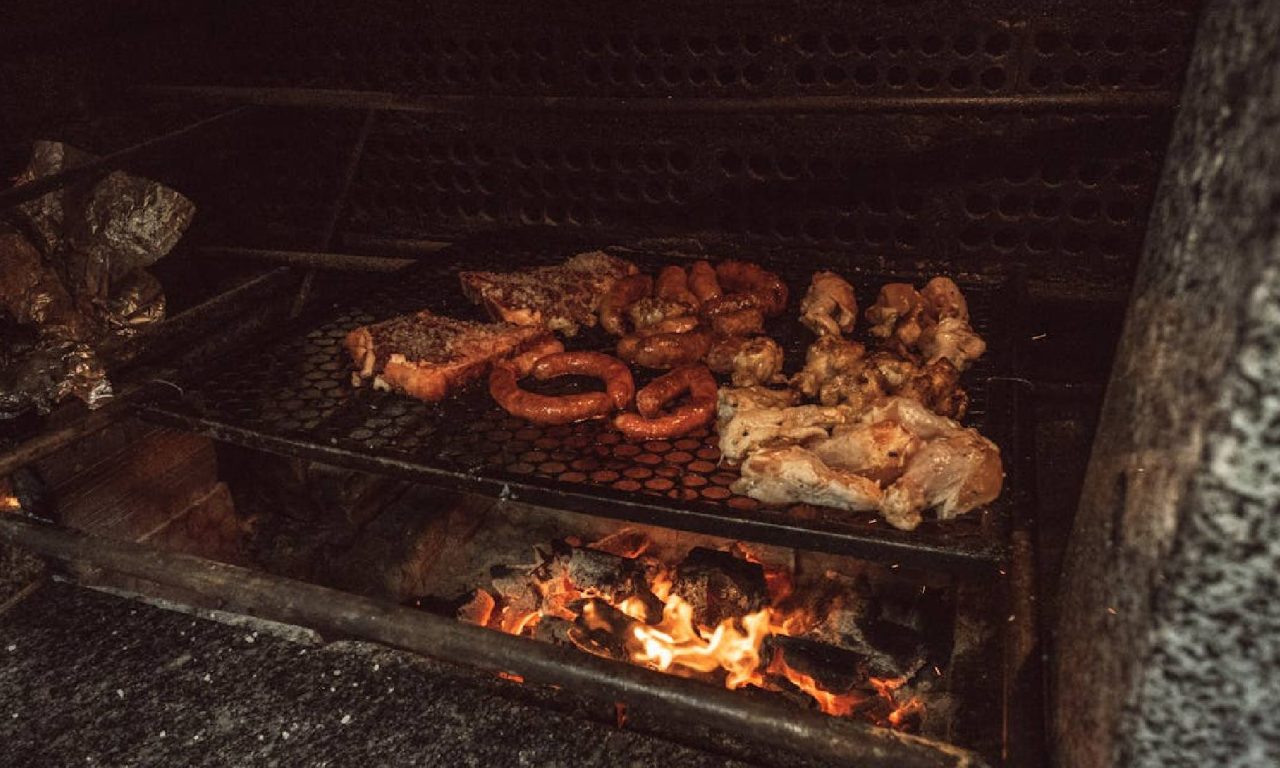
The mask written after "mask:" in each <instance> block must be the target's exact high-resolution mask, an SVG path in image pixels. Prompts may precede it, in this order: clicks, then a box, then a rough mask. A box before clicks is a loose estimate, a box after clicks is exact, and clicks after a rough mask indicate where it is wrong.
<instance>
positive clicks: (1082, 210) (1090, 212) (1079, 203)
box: [1071, 197, 1102, 221]
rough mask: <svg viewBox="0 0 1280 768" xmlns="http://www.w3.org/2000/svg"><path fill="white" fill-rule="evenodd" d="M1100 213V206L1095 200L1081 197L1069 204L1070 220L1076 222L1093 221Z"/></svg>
mask: <svg viewBox="0 0 1280 768" xmlns="http://www.w3.org/2000/svg"><path fill="white" fill-rule="evenodd" d="M1101 212H1102V204H1101V203H1099V202H1098V200H1097V199H1096V198H1092V197H1082V198H1080V199H1078V200H1076V201H1075V202H1074V203H1072V204H1071V218H1073V219H1075V220H1076V221H1093V220H1094V219H1096V218H1098V214H1099V213H1101Z"/></svg>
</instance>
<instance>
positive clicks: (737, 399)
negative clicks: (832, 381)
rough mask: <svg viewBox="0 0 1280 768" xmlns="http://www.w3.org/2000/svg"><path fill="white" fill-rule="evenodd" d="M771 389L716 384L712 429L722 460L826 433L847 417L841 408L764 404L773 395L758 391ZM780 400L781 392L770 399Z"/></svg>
mask: <svg viewBox="0 0 1280 768" xmlns="http://www.w3.org/2000/svg"><path fill="white" fill-rule="evenodd" d="M773 391H775V390H767V389H764V388H762V387H749V388H746V389H745V390H744V389H735V388H732V387H721V388H720V396H719V404H718V409H717V416H718V419H717V429H716V431H717V432H718V433H719V435H720V456H721V458H722V459H723V460H724V461H725V462H726V463H728V464H737V463H739V462H741V461H742V459H743V458H745V457H746V456H747V454H748V453H750V452H752V451H754V450H756V449H757V448H760V447H762V446H765V445H778V444H784V443H798V442H801V441H803V440H808V439H814V438H821V437H826V436H827V435H828V434H829V432H830V430H831V428H832V427H834V426H835V425H837V424H843V423H845V422H847V421H849V420H850V415H849V412H848V410H847V409H844V408H824V407H822V406H817V405H801V406H781V405H768V404H765V403H766V402H768V401H769V400H770V399H773V396H772V395H762V394H760V393H763V392H773ZM781 401H782V396H777V397H776V399H773V402H781Z"/></svg>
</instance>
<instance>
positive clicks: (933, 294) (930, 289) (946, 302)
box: [920, 275, 969, 323]
mask: <svg viewBox="0 0 1280 768" xmlns="http://www.w3.org/2000/svg"><path fill="white" fill-rule="evenodd" d="M920 297H921V298H922V299H924V302H925V304H926V306H927V307H928V310H929V313H930V315H932V316H933V317H934V318H937V319H942V318H945V317H954V318H957V319H960V320H963V321H965V322H966V323H967V322H969V303H968V302H967V301H965V299H964V294H963V293H961V292H960V286H958V285H956V283H955V281H954V280H952V279H951V278H949V277H942V276H941V275H939V276H938V277H935V278H933V279H932V280H930V281H929V282H927V283H925V285H924V288H922V289H920Z"/></svg>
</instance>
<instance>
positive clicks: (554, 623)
mask: <svg viewBox="0 0 1280 768" xmlns="http://www.w3.org/2000/svg"><path fill="white" fill-rule="evenodd" d="M574 629H575V626H574V623H573V622H572V621H569V620H568V619H562V618H560V617H559V616H543V617H542V618H541V619H539V620H538V623H537V624H536V625H535V626H534V628H533V638H534V639H535V640H541V641H542V642H544V643H551V644H552V645H568V646H577V645H578V643H577V642H575V641H574V639H573V631H574Z"/></svg>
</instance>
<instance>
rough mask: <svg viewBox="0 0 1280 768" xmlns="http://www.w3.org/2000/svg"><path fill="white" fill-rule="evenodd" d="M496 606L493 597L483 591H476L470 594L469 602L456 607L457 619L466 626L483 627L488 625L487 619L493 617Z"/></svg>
mask: <svg viewBox="0 0 1280 768" xmlns="http://www.w3.org/2000/svg"><path fill="white" fill-rule="evenodd" d="M497 604H498V603H497V601H496V600H494V599H493V595H491V594H489V593H488V592H485V591H484V590H483V589H477V590H476V591H475V592H472V593H471V599H470V600H468V601H467V602H465V603H463V604H462V605H461V606H459V607H458V611H457V616H458V619H459V620H460V621H465V622H467V623H468V624H475V625H476V626H480V627H483V626H485V625H487V624H488V623H489V618H490V617H491V616H493V609H494V608H495V607H496V606H497Z"/></svg>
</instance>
